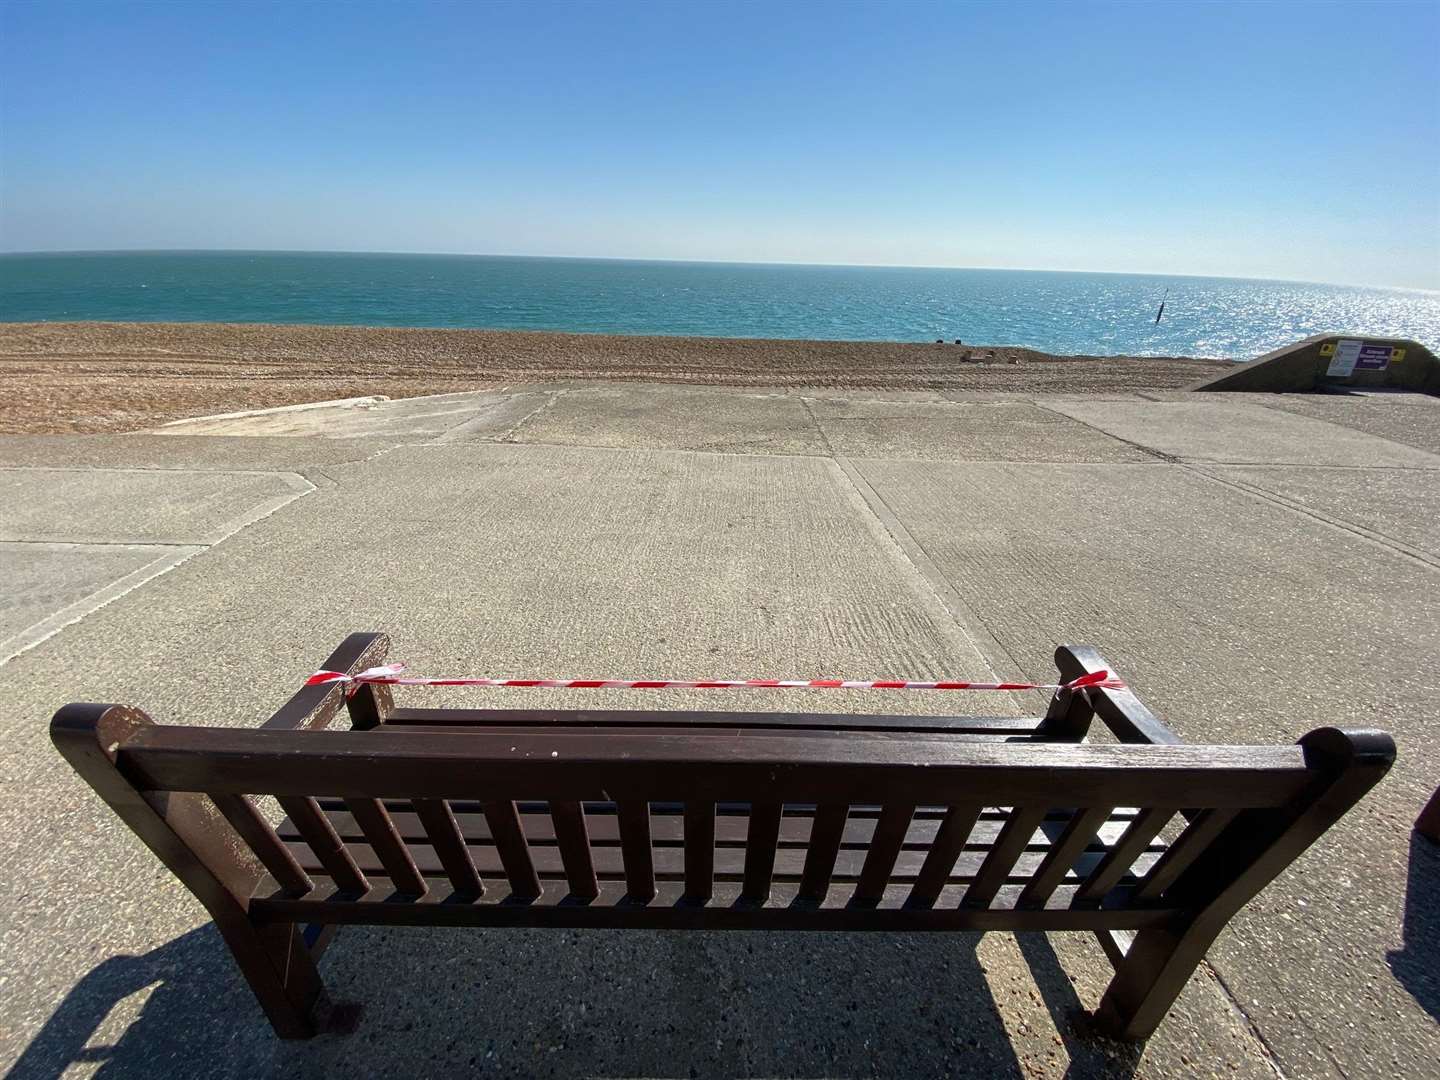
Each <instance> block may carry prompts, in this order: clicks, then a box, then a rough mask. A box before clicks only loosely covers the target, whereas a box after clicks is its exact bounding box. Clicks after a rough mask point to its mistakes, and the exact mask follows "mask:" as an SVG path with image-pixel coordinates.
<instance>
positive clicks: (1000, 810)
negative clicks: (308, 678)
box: [51, 634, 1395, 1039]
mask: <svg viewBox="0 0 1440 1080" xmlns="http://www.w3.org/2000/svg"><path fill="white" fill-rule="evenodd" d="M387 647H388V642H387V639H386V638H385V637H384V636H383V635H378V634H355V635H352V636H351V637H349V638H348V639H347V640H346V641H345V643H344V644H343V645H342V646H341V647H340V648H339V649H338V650H337V651H336V652H335V653H334V655H332V656H331V657H330V659H329V660H328V661H327V662H326V664H325V666H326V668H328V669H331V670H337V671H345V672H349V673H354V672H357V671H359V670H362V669H364V668H366V667H369V666H372V665H375V664H378V663H380V662H381V661H382V660H383V658H384V655H385V652H386V649H387ZM1056 659H1057V662H1058V665H1059V670H1060V676H1061V680H1060V681H1068V680H1070V679H1073V678H1076V677H1078V676H1080V675H1082V674H1084V673H1086V672H1088V671H1098V670H1101V669H1103V668H1105V667H1106V664H1105V662H1104V661H1103V660H1102V659H1101V658H1100V657H1099V656H1098V655H1097V654H1096V653H1095V652H1094V651H1093V650H1091V649H1088V648H1078V647H1062V648H1061V649H1060V650H1058V652H1057V653H1056ZM342 707H348V711H349V716H350V721H351V730H349V731H324V730H321V729H323V728H325V727H326V726H327V725H328V724H329V723H330V721H331V720H332V719H333V718H334V717H335V715H336V714H337V713H338V711H339V710H340V709H341V708H342ZM1093 716H1098V717H1099V718H1100V719H1101V720H1102V721H1103V722H1104V724H1105V725H1106V726H1107V727H1108V728H1109V729H1110V731H1111V732H1112V733H1113V734H1114V736H1115V737H1116V738H1117V739H1118V740H1119V745H1116V744H1110V743H1106V744H1089V743H1082V741H1081V740H1083V739H1084V738H1085V735H1086V732H1087V729H1088V727H1089V725H1090V722H1091V719H1092V717H1093ZM51 736H52V738H53V740H54V742H55V745H56V746H57V747H58V748H59V750H60V752H61V753H62V754H63V755H64V756H65V758H66V760H68V761H69V762H70V763H71V765H73V766H74V767H75V769H76V771H77V772H79V773H80V775H81V776H83V777H84V778H85V779H86V780H87V781H88V782H89V783H90V785H91V786H92V787H93V788H94V789H95V790H96V791H97V792H98V793H99V794H100V797H101V798H103V799H104V800H105V801H106V802H107V803H109V804H110V806H111V807H112V808H113V809H114V810H115V812H116V813H117V814H119V815H120V817H121V818H122V819H123V820H124V821H125V823H126V824H127V825H129V826H130V828H132V829H133V830H134V831H135V832H136V833H137V834H138V835H139V836H140V838H141V839H142V840H143V841H144V842H145V843H146V844H147V845H149V847H150V849H151V850H152V851H154V852H155V854H156V855H157V856H159V858H160V859H161V860H162V861H163V862H164V863H165V864H166V865H167V866H168V867H169V868H170V869H171V870H172V871H173V872H174V873H175V875H176V876H177V877H178V878H179V879H180V880H181V881H182V882H184V884H185V885H186V886H187V887H188V888H189V889H190V890H191V891H192V892H193V893H194V894H195V895H196V897H198V898H199V900H200V902H201V903H202V904H204V905H205V907H206V909H207V910H208V911H209V912H210V914H211V916H213V918H214V920H215V925H216V927H217V928H218V929H219V931H220V933H221V935H222V936H223V938H224V939H225V941H226V943H227V944H228V945H229V947H230V949H231V951H232V952H233V953H234V955H235V959H236V962H237V963H238V964H239V965H240V969H241V971H242V972H243V974H244V976H245V978H246V979H247V980H248V981H249V983H250V986H251V988H252V989H253V990H254V992H255V995H256V997H257V998H259V1000H260V1004H261V1006H262V1007H263V1008H264V1010H265V1013H266V1015H267V1016H268V1017H269V1019H270V1022H271V1024H273V1025H274V1028H275V1030H276V1032H278V1033H279V1034H280V1035H281V1036H283V1037H286V1038H303V1037H305V1036H308V1035H311V1034H313V1033H314V1031H315V1020H314V1015H315V1007H316V1005H317V1003H318V1001H319V1000H320V997H321V989H322V987H321V981H320V975H319V972H318V970H317V967H316V962H317V961H318V960H319V958H320V954H321V953H322V952H323V950H324V948H325V946H326V945H327V944H328V942H329V940H330V936H331V934H332V933H333V931H334V929H335V928H336V927H337V926H339V925H341V924H345V923H371V924H388V925H396V924H404V925H436V926H457V925H465V926H555V927H637V928H641V927H645V928H666V929H690V930H710V929H768V930H892V931H919V930H1089V931H1093V932H1095V933H1096V934H1097V935H1098V936H1099V937H1100V940H1101V943H1102V945H1104V947H1105V951H1106V953H1107V955H1109V957H1110V958H1111V960H1112V961H1113V962H1114V964H1115V968H1116V972H1115V977H1114V979H1113V981H1112V982H1111V983H1110V986H1109V988H1108V989H1107V990H1106V992H1105V995H1104V999H1103V1001H1102V1002H1101V1005H1100V1010H1099V1014H1098V1017H1097V1020H1098V1022H1099V1023H1100V1024H1101V1026H1102V1029H1103V1030H1106V1031H1108V1032H1109V1033H1111V1034H1113V1035H1115V1036H1118V1037H1120V1038H1125V1039H1140V1038H1144V1037H1145V1036H1147V1035H1149V1034H1150V1033H1151V1032H1152V1031H1153V1030H1154V1029H1155V1027H1156V1025H1157V1024H1159V1022H1160V1020H1161V1019H1162V1018H1163V1017H1164V1015H1165V1012H1166V1010H1167V1009H1168V1008H1169V1006H1170V1004H1171V1002H1173V1001H1174V1000H1175V997H1176V995H1177V994H1178V993H1179V992H1180V989H1181V987H1183V986H1184V984H1185V982H1186V980H1187V979H1188V978H1189V976H1190V974H1191V973H1192V972H1193V971H1194V970H1195V967H1196V965H1197V964H1199V962H1200V961H1201V960H1202V959H1203V957H1204V954H1205V950H1206V949H1207V948H1208V947H1209V945H1210V943H1211V942H1212V941H1213V940H1214V939H1215V936H1216V935H1217V934H1218V933H1219V932H1220V930H1221V929H1222V928H1223V927H1224V925H1225V923H1226V921H1227V920H1228V919H1229V918H1230V917H1231V916H1232V915H1234V914H1235V913H1236V912H1237V911H1238V910H1239V909H1240V907H1241V906H1242V905H1243V904H1244V903H1245V902H1246V901H1247V900H1249V899H1250V898H1251V897H1252V896H1254V895H1255V894H1256V893H1257V892H1258V891H1259V890H1260V889H1261V888H1263V887H1264V886H1265V884H1266V883H1267V882H1269V881H1270V880H1271V879H1272V878H1274V877H1275V876H1276V874H1278V873H1279V872H1280V871H1281V870H1282V869H1283V868H1284V867H1285V866H1286V865H1287V864H1289V863H1290V862H1291V861H1292V860H1293V859H1295V857H1296V856H1298V855H1299V854H1300V853H1301V852H1302V851H1304V850H1305V849H1306V848H1307V847H1309V846H1310V844H1311V843H1313V842H1314V841H1315V840H1316V838H1318V837H1319V836H1320V835H1321V834H1322V833H1323V832H1324V831H1325V830H1326V829H1327V828H1328V827H1329V826H1330V825H1331V824H1332V823H1334V822H1335V821H1336V820H1337V819H1338V818H1339V817H1340V816H1341V815H1343V814H1344V813H1345V811H1346V810H1347V809H1349V808H1350V807H1351V806H1352V805H1354V803H1355V802H1356V801H1357V800H1358V799H1359V798H1360V797H1361V796H1362V795H1363V794H1364V793H1365V792H1366V791H1368V790H1369V789H1370V787H1371V786H1373V785H1374V784H1375V783H1376V782H1377V781H1378V780H1379V779H1380V778H1381V777H1382V776H1383V775H1384V774H1385V772H1386V770H1387V769H1388V768H1389V767H1390V763H1391V761H1392V760H1393V758H1394V753H1395V748H1394V744H1393V743H1392V741H1391V740H1390V737H1389V736H1388V735H1385V734H1384V733H1382V732H1375V731H1363V732H1345V731H1339V730H1336V729H1334V728H1321V729H1318V730H1316V731H1312V732H1310V733H1309V734H1308V735H1306V736H1305V737H1304V738H1302V739H1301V740H1300V742H1299V744H1298V745H1295V746H1188V745H1185V744H1183V743H1181V742H1180V740H1179V739H1177V738H1176V737H1175V736H1174V735H1173V734H1172V733H1171V732H1170V731H1169V730H1168V729H1167V728H1166V727H1165V726H1164V725H1163V724H1161V723H1160V721H1159V720H1157V719H1156V718H1155V716H1154V715H1153V714H1152V713H1151V712H1150V711H1149V710H1148V709H1146V708H1145V707H1144V706H1143V705H1142V704H1141V703H1140V701H1139V700H1138V699H1137V698H1136V697H1135V696H1134V694H1132V693H1131V692H1130V691H1128V690H1100V691H1088V692H1086V693H1080V692H1075V691H1060V692H1058V693H1057V694H1056V695H1055V696H1054V699H1053V701H1052V702H1051V705H1050V708H1049V711H1048V712H1047V714H1046V715H1045V716H1044V717H1043V718H1040V719H1038V720H1036V719H1030V720H1021V719H1013V718H971V717H962V718H956V717H908V716H853V715H838V716H831V715H813V714H774V713H723V712H639V711H625V712H601V711H590V710H575V711H571V710H565V711H531V710H511V709H466V710H458V709H457V710H442V709H409V708H406V709H402V708H396V707H395V706H394V703H393V701H392V697H391V694H390V693H389V691H388V688H386V687H383V686H374V685H366V686H364V687H362V688H361V689H360V690H359V692H358V693H356V694H355V695H354V696H353V697H351V698H350V699H349V700H348V702H347V701H346V699H345V696H344V693H343V691H342V689H341V687H340V686H337V685H334V684H332V685H328V686H308V687H306V688H304V689H302V690H301V691H300V692H299V693H298V694H296V695H295V697H294V698H292V699H291V700H290V701H289V702H288V703H287V704H286V705H285V706H284V707H283V708H282V709H281V710H280V711H279V712H278V713H276V714H275V716H274V717H273V718H271V719H270V720H269V721H267V722H266V723H265V724H264V725H262V726H261V727H260V728H259V729H256V730H236V729H231V728H197V727H166V726H161V725H156V724H154V723H152V722H151V720H150V719H149V718H148V717H147V716H146V715H145V714H144V713H142V712H140V711H139V710H138V709H133V708H128V707H125V706H120V705H67V706H66V707H65V708H63V709H61V710H60V711H59V712H58V713H57V714H56V715H55V718H54V720H53V721H52V723H51ZM259 796H275V797H277V799H278V802H279V805H280V807H281V808H282V809H283V812H284V813H285V814H286V815H287V817H286V818H285V820H284V821H283V822H282V823H281V824H279V825H278V826H275V827H272V824H271V823H270V819H269V818H267V817H266V816H265V815H264V814H263V813H262V811H261V809H259V807H258V806H257V802H256V797H259ZM277 816H278V815H277ZM1131 932H1133V936H1132V933H1131Z"/></svg>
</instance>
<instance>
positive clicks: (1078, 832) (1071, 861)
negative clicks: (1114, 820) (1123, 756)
mask: <svg viewBox="0 0 1440 1080" xmlns="http://www.w3.org/2000/svg"><path fill="white" fill-rule="evenodd" d="M1112 813H1114V807H1110V806H1094V807H1090V808H1089V809H1087V810H1077V811H1076V812H1075V816H1074V817H1072V818H1071V819H1070V823H1069V824H1068V825H1066V826H1065V831H1064V832H1063V833H1061V834H1060V837H1059V839H1057V840H1056V841H1055V843H1054V844H1053V845H1052V846H1051V848H1050V852H1049V854H1047V855H1046V856H1045V861H1044V862H1042V863H1041V864H1040V866H1039V868H1038V869H1037V870H1036V871H1035V876H1034V877H1032V878H1031V879H1030V884H1029V885H1027V886H1025V891H1024V892H1023V893H1021V894H1020V906H1021V907H1043V906H1044V904H1045V901H1046V900H1048V899H1049V898H1050V894H1051V893H1053V892H1054V891H1055V889H1056V887H1057V886H1059V884H1060V883H1061V882H1062V881H1063V880H1064V879H1065V875H1066V874H1068V873H1070V872H1071V870H1072V869H1073V867H1074V866H1075V862H1076V860H1077V859H1078V858H1079V857H1080V855H1081V854H1082V853H1083V852H1084V851H1085V849H1086V848H1088V847H1089V846H1090V845H1091V844H1092V843H1093V842H1094V840H1095V837H1096V834H1097V833H1098V832H1099V831H1100V828H1101V826H1103V825H1104V824H1105V823H1106V822H1107V821H1109V820H1110V815H1111V814H1112Z"/></svg>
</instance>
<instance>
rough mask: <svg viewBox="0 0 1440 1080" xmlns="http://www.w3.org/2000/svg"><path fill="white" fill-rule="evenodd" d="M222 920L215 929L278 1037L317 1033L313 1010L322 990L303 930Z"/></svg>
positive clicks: (289, 926)
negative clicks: (223, 940)
mask: <svg viewBox="0 0 1440 1080" xmlns="http://www.w3.org/2000/svg"><path fill="white" fill-rule="evenodd" d="M226 922H227V923H229V925H222V924H221V922H220V920H219V919H217V920H216V924H215V925H216V927H217V929H219V931H220V934H221V936H222V937H223V938H224V939H225V944H226V945H228V946H229V947H230V952H231V954H232V955H233V956H234V957H235V963H236V964H238V965H239V967H240V974H242V975H243V976H245V981H246V982H248V983H249V984H250V989H251V990H252V991H253V992H254V994H255V999H256V1000H257V1001H258V1002H259V1003H260V1008H261V1009H263V1010H264V1012H265V1018H266V1019H267V1020H269V1021H270V1026H271V1027H272V1028H274V1029H275V1034H276V1035H278V1036H280V1038H282V1039H308V1038H310V1037H311V1036H312V1035H315V1034H316V1033H317V1031H318V1030H319V1029H318V1027H317V1025H316V1022H315V1007H316V1006H317V1005H318V1004H319V1002H320V998H321V994H322V992H323V991H324V988H325V987H324V983H323V982H322V981H321V979H320V971H319V969H318V968H317V967H316V966H315V959H314V957H313V956H312V955H311V952H310V949H309V947H308V946H307V945H306V944H305V935H304V928H303V927H301V926H298V925H296V924H295V923H273V924H266V925H265V926H256V925H254V924H253V923H251V922H250V920H249V919H247V918H244V917H241V918H239V919H235V920H226Z"/></svg>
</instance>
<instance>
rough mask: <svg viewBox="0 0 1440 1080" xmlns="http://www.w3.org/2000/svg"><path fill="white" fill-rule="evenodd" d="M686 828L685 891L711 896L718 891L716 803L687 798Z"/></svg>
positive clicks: (700, 897) (700, 896)
mask: <svg viewBox="0 0 1440 1080" xmlns="http://www.w3.org/2000/svg"><path fill="white" fill-rule="evenodd" d="M684 828H685V832H684V837H685V840H684V842H685V895H686V896H687V897H689V898H690V899H691V900H695V901H699V900H709V899H710V897H711V896H713V895H714V893H715V804H714V803H713V802H709V801H702V802H687V803H686V804H685V827H684ZM747 835H748V833H747Z"/></svg>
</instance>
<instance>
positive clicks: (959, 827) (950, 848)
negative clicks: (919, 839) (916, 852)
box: [910, 806, 982, 907]
mask: <svg viewBox="0 0 1440 1080" xmlns="http://www.w3.org/2000/svg"><path fill="white" fill-rule="evenodd" d="M981 809H982V808H981V807H979V806H952V807H950V808H949V809H948V810H947V811H946V812H945V819H944V821H942V822H941V823H940V828H939V831H937V832H936V834H935V840H934V842H933V843H932V844H931V845H930V850H929V852H927V853H926V855H925V862H924V864H923V865H922V866H921V868H920V874H919V876H918V877H917V878H916V879H915V887H914V888H913V889H911V890H910V903H911V904H913V905H916V906H918V907H929V906H930V905H932V904H934V903H935V901H936V900H937V899H939V897H940V892H941V890H942V889H943V888H944V887H945V882H946V881H947V880H948V879H949V877H950V874H951V871H952V870H953V869H954V867H955V862H956V860H957V859H959V858H960V853H961V852H962V851H963V850H964V848H965V841H966V840H968V839H969V837H970V834H971V832H972V831H973V830H974V828H975V825H976V822H977V821H978V820H979V818H980V813H981Z"/></svg>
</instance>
